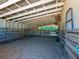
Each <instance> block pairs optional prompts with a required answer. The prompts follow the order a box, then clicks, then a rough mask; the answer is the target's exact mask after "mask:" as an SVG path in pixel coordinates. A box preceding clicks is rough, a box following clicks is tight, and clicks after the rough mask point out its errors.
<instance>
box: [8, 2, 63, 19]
mask: <svg viewBox="0 0 79 59" xmlns="http://www.w3.org/2000/svg"><path fill="white" fill-rule="evenodd" d="M63 5H64V2H60V3H58V4H54V5H50V6H46V7H44V8H39V9H36V10H33V11H30V12H25V13H22V14H19V15H16V16H12V17H9V18H7V20H10V19H13V18H17V17H21V16H25V15H27V14H31V13H35V12H39V11H42V10H46V9H51V8H55V7H59V6H63Z"/></svg>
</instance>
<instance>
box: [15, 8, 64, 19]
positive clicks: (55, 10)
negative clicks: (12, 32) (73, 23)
mask: <svg viewBox="0 0 79 59" xmlns="http://www.w3.org/2000/svg"><path fill="white" fill-rule="evenodd" d="M61 10H62V8H59V9H54V10H51V11H48V12H47V11H45V12H42V13H37V14H34V15H31V16H28V17H21V18H18V19H15V20H22V19H27V18H30V17H35V16H38V15H42V14H48V13H52V12H57V11H61Z"/></svg>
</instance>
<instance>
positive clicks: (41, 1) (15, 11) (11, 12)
mask: <svg viewBox="0 0 79 59" xmlns="http://www.w3.org/2000/svg"><path fill="white" fill-rule="evenodd" d="M13 1H14V0H13ZM18 1H19V0H18ZM51 1H54V0H40V1H38V2H36V3H33V4H29V5H27V6H24V7H20V8H18V9H15V10H12V11H9V12H7V13H5V14H2V15H0V17H5V16H7V15H11V14H13V13H17V12H20V11H23V10H26V9H28V8H33V7H35V6H38V5H41V4H44V3H47V2H51Z"/></svg>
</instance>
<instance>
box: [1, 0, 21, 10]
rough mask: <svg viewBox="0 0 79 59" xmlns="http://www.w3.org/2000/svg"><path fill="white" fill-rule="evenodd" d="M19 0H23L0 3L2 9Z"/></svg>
mask: <svg viewBox="0 0 79 59" xmlns="http://www.w3.org/2000/svg"><path fill="white" fill-rule="evenodd" d="M19 1H21V0H8V1H7V2H5V3H3V4H1V5H0V9H3V8H5V7H7V6H10V5H12V4H15V3H17V2H19Z"/></svg>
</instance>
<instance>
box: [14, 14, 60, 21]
mask: <svg viewBox="0 0 79 59" xmlns="http://www.w3.org/2000/svg"><path fill="white" fill-rule="evenodd" d="M60 13H61V12H58V13H53V14H52V13H50V14H46V15H41V16H39V17H34V18H30V19H24V20H21V21H17V22H25V21H29V20H33V19H37V18H42V17H47V16H53V15H57V14H60ZM15 22H16V21H15Z"/></svg>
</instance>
